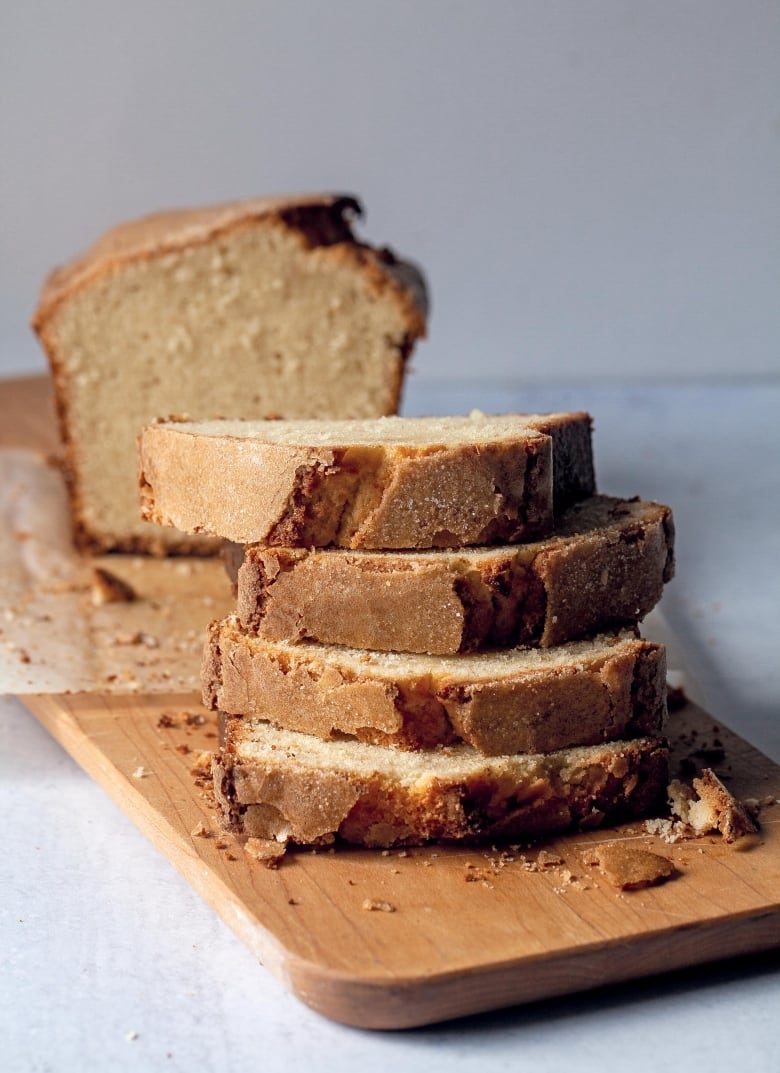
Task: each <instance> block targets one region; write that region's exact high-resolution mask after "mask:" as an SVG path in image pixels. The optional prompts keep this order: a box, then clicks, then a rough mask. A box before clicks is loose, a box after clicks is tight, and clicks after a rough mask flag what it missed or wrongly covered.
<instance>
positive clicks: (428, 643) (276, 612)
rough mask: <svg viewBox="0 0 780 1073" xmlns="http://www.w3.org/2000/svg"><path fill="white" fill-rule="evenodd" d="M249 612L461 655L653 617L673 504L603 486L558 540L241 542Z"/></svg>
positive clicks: (257, 628)
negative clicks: (496, 543)
mask: <svg viewBox="0 0 780 1073" xmlns="http://www.w3.org/2000/svg"><path fill="white" fill-rule="evenodd" d="M226 562H227V565H228V569H229V572H230V573H231V576H232V579H233V581H234V582H235V583H236V588H237V607H236V611H237V614H238V618H239V621H240V622H241V624H242V626H243V627H244V628H245V629H246V630H247V631H249V632H254V633H257V634H258V635H259V636H260V637H263V638H266V639H268V640H273V641H284V640H287V641H292V642H296V641H319V642H321V643H324V644H338V645H347V646H349V647H351V648H369V649H380V650H384V651H395V652H427V653H430V654H433V655H450V654H454V653H457V652H467V651H473V650H478V649H483V648H486V647H508V646H512V645H541V646H542V647H545V648H547V647H550V646H552V645H558V644H562V643H563V642H564V641H569V640H572V639H574V638H577V637H582V636H584V635H586V634H588V633H595V632H597V631H599V630H603V629H605V628H607V627H610V626H616V625H619V626H624V625H628V624H630V623H634V622H636V621H637V620H639V619H641V618H643V617H644V616H645V615H646V614H647V613H648V611H650V610H651V609H652V608H653V607H654V606H655V604H656V603H657V602H658V600H659V599H660V597H661V592H662V590H663V586H664V582H666V581H668V580H669V579H670V578H671V576H672V574H673V571H674V527H673V521H672V514H671V511H670V510H669V508H668V507H664V506H661V505H659V504H657V503H647V502H642V501H641V500H638V499H632V500H626V499H614V498H610V497H608V496H595V497H593V498H591V499H586V500H584V501H582V502H581V503H577V504H575V505H574V506H572V507H570V508H569V510H568V511H566V512H565V513H564V514H563V515H562V516H561V517H560V518H559V519H558V520H557V522H556V526H555V534H554V535H553V536H552V537H550V538H549V539H547V540H544V541H540V542H535V543H530V544H516V545H512V546H510V547H489V548H485V547H479V548H462V549H458V550H452V551H450V550H446V551H445V550H433V551H432V550H428V551H398V552H374V551H347V550H344V549H341V548H327V549H316V548H266V547H264V546H262V545H255V544H253V545H249V546H248V547H246V549H244V548H243V547H242V546H240V545H230V546H229V548H228V549H227V551H226Z"/></svg>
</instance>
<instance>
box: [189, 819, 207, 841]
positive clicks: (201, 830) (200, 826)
mask: <svg viewBox="0 0 780 1073" xmlns="http://www.w3.org/2000/svg"><path fill="white" fill-rule="evenodd" d="M190 834H191V835H192V836H193V838H211V837H212V833H211V831H210V830H209V829H208V827H207V826H206V825H205V823H204V822H203V821H202V820H201V821H200V822H199V823H196V824H195V826H194V827H193V829H192V831H191V832H190Z"/></svg>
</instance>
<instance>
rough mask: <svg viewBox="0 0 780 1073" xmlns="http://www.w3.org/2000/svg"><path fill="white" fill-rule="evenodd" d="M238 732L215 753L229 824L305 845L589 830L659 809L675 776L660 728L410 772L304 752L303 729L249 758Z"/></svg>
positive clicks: (396, 843) (217, 789)
mask: <svg viewBox="0 0 780 1073" xmlns="http://www.w3.org/2000/svg"><path fill="white" fill-rule="evenodd" d="M234 730H235V733H236V734H237V735H238V737H237V738H234V737H233V736H232V735H233V732H234ZM250 733H251V731H250ZM266 733H267V732H266ZM240 734H241V722H240V720H235V721H234V727H229V728H228V741H227V744H226V746H225V747H224V748H223V749H222V750H221V751H220V752H219V753H218V754H217V755H216V757H215V760H214V763H213V776H214V788H215V793H216V797H217V801H218V803H219V806H220V809H221V814H222V819H223V822H224V824H225V826H226V827H227V828H228V829H229V830H232V831H234V832H237V833H240V834H245V835H249V836H251V837H257V838H270V839H276V840H277V841H280V842H288V841H289V842H292V843H298V844H302V845H311V844H323V843H329V842H332V841H333V840H334V838H336V837H338V838H341V839H344V840H346V841H347V842H352V843H357V844H360V845H365V846H372V847H385V846H387V847H389V846H401V845H407V846H408V845H420V844H424V843H426V842H429V841H438V842H493V841H497V840H500V839H509V840H514V839H527V838H535V837H540V836H542V835H550V834H554V833H559V832H564V831H568V830H587V829H592V828H594V827H598V826H600V825H602V824H604V823H612V822H619V821H622V820H627V819H634V818H639V817H646V816H650V815H652V814H654V813H655V812H656V810H657V809H659V808H660V807H661V805H662V800H663V796H664V792H665V788H666V782H667V778H668V750H667V748H666V746H665V743H663V742H662V741H659V740H655V739H640V740H638V741H634V742H620V743H616V744H615V745H614V746H612V747H600V748H595V749H593V750H573V751H571V752H567V751H564V752H559V753H552V754H549V755H548V756H544V757H521V758H518V763H517V765H516V766H515V767H513V766H512V765H511V764H508V763H507V761H506V758H503V757H502V758H501V763H500V764H496V765H492V764H491V763H490V762H486V763H485V765H484V767H483V768H481V769H479V770H472V771H471V772H470V773H468V774H466V775H457V774H453V775H450V776H448V774H447V773H446V771H441V770H438V771H436V772H434V773H431V774H429V775H427V776H425V777H420V778H416V779H406V778H402V777H398V775H397V774H396V773H395V772H394V771H388V770H387V769H386V768H385V767H384V765H381V764H380V765H377V768H376V769H375V770H373V771H370V770H368V771H367V770H366V769H365V765H362V766H361V769H360V770H359V771H358V770H353V769H351V768H350V767H349V765H348V764H340V763H339V761H338V759H336V758H334V761H333V762H332V763H329V762H327V761H324V760H323V759H322V757H321V756H320V755H319V754H315V755H307V750H306V747H305V738H304V736H302V735H301V736H300V739H301V741H300V746H295V747H293V748H289V747H284V746H280V747H279V748H278V749H276V750H269V751H267V752H266V754H265V756H264V757H263V758H262V759H251V760H248V759H247V760H243V759H241V755H240V744H239V745H238V746H237V745H236V742H240ZM368 748H370V747H368ZM460 748H461V749H463V748H467V747H460ZM457 751H458V750H457V747H456V748H455V749H453V750H452V753H453V755H454V756H456V755H457Z"/></svg>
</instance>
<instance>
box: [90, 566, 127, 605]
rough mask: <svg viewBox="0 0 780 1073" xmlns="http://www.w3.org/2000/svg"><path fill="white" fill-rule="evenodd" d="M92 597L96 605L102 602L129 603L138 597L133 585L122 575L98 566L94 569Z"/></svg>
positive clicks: (91, 585)
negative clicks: (119, 575)
mask: <svg viewBox="0 0 780 1073" xmlns="http://www.w3.org/2000/svg"><path fill="white" fill-rule="evenodd" d="M90 598H91V600H92V603H93V604H94V605H95V607H100V606H101V605H102V604H128V603H132V602H133V600H135V599H136V592H135V589H134V588H133V586H132V585H130V584H128V582H126V581H123V580H122V578H121V577H117V576H116V574H112V573H111V571H110V570H104V569H103V568H102V567H100V566H96V567H95V568H94V570H93V571H92V581H91V584H90Z"/></svg>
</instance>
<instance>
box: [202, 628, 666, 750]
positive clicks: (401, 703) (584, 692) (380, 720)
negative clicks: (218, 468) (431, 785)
mask: <svg viewBox="0 0 780 1073" xmlns="http://www.w3.org/2000/svg"><path fill="white" fill-rule="evenodd" d="M665 670H666V667H665V654H664V649H663V646H661V645H658V644H654V643H651V642H649V641H643V640H639V639H638V638H635V637H633V636H631V635H621V636H618V637H604V638H600V639H598V641H597V642H596V643H594V644H593V645H590V644H587V645H580V646H577V647H573V648H571V647H570V648H568V649H566V651H563V650H561V651H560V652H557V653H556V656H555V658H554V659H551V660H545V661H538V660H536V659H534V658H530V657H529V653H528V652H527V651H526V650H522V649H520V650H515V651H514V652H513V653H512V655H511V658H509V659H506V660H504V661H502V662H501V663H500V664H497V663H496V662H495V661H493V660H491V659H490V658H489V659H488V660H487V661H485V660H483V659H482V658H481V657H479V656H458V657H452V658H450V659H446V658H445V659H436V658H433V659H428V658H427V657H416V658H415V657H408V658H407V659H406V660H403V661H400V662H398V661H396V660H394V659H392V658H389V657H387V656H385V655H376V656H375V657H374V658H373V659H372V658H370V657H368V656H367V655H366V654H358V653H355V652H354V651H352V650H345V649H341V648H338V647H335V646H334V647H325V646H319V645H309V644H304V645H286V644H283V643H281V644H280V643H274V642H265V641H262V640H259V639H257V638H252V637H248V636H247V635H246V634H244V633H243V632H242V631H241V630H240V628H239V627H238V625H237V623H236V622H235V619H233V618H232V617H231V618H228V619H225V620H224V621H223V622H222V623H212V625H211V627H210V630H209V637H208V641H207V644H206V647H205V650H204V657H203V667H202V684H203V700H204V703H205V704H206V706H207V707H209V708H211V709H212V710H214V711H217V710H219V711H222V712H225V713H227V714H230V715H236V716H246V717H255V718H260V719H265V720H268V721H270V722H273V723H274V724H275V725H277V726H280V727H284V728H286V729H289V730H295V731H300V732H303V733H306V734H313V735H316V736H317V737H319V738H322V739H328V738H334V737H345V736H347V737H354V738H355V739H357V740H359V741H363V742H370V743H372V744H377V745H392V746H396V747H398V748H401V749H411V750H416V749H427V748H432V747H434V746H437V745H443V744H450V743H452V742H454V741H465V742H468V743H469V744H470V745H472V746H473V747H474V748H476V749H477V750H478V751H479V752H481V753H483V754H485V755H489V756H498V755H501V754H514V753H521V752H530V753H535V752H549V751H551V750H554V749H562V748H566V747H568V746H572V745H591V744H596V743H598V742H603V741H608V740H618V739H621V738H632V737H637V736H639V735H642V734H656V733H659V732H660V731H661V729H662V727H663V723H664V720H665V717H666V673H665Z"/></svg>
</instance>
